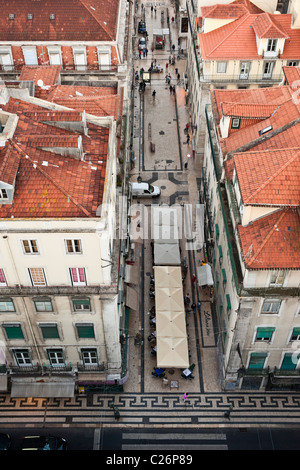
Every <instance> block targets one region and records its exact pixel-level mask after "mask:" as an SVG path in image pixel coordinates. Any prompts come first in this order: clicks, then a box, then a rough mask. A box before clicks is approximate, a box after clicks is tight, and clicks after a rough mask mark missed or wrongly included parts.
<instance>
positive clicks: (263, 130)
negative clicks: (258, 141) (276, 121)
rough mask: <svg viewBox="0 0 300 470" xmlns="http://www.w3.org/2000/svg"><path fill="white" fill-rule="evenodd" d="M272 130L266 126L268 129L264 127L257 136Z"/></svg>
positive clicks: (271, 127)
mask: <svg viewBox="0 0 300 470" xmlns="http://www.w3.org/2000/svg"><path fill="white" fill-rule="evenodd" d="M272 129H273V126H268V127H265V128H264V129H262V130H261V131H259V132H258V133H259V135H263V134H265V133H266V132H269V131H271V130H272Z"/></svg>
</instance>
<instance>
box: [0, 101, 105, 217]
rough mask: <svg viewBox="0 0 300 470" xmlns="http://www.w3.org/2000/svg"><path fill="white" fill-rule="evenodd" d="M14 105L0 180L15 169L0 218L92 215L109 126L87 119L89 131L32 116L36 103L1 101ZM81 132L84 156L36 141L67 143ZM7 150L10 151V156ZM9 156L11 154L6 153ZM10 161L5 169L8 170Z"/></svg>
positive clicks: (0, 159)
mask: <svg viewBox="0 0 300 470" xmlns="http://www.w3.org/2000/svg"><path fill="white" fill-rule="evenodd" d="M3 109H4V110H5V111H7V112H15V111H16V110H18V116H19V121H18V126H17V129H16V131H15V134H14V137H13V139H12V140H11V141H10V144H9V146H8V147H7V151H6V152H5V153H4V152H3V150H2V151H1V153H0V180H2V176H6V179H8V177H10V178H11V179H13V176H14V175H16V174H17V177H16V178H15V181H14V185H15V191H14V198H13V203H12V204H2V205H0V217H1V218H11V217H14V218H37V217H39V218H43V217H45V218H53V217H57V218H62V217H94V216H95V215H96V211H97V208H98V206H99V205H100V204H101V202H102V197H103V190H104V183H105V173H106V160H107V152H108V137H109V130H108V129H107V128H103V127H99V126H96V125H92V124H91V125H90V127H89V130H90V132H89V136H85V135H84V134H79V133H78V132H76V133H75V132H72V131H69V130H66V129H64V128H59V127H57V126H56V125H55V124H54V125H48V124H45V123H44V122H41V121H39V120H34V115H35V113H34V112H33V113H32V114H31V115H30V116H28V115H27V116H26V115H25V113H28V111H30V110H31V111H35V110H36V109H40V110H42V111H44V108H40V107H39V106H37V105H32V104H31V103H27V102H24V101H22V100H17V99H15V98H11V99H10V100H9V102H8V103H7V104H6V105H5V106H3ZM79 136H81V139H82V147H83V151H84V154H85V160H86V161H82V160H79V159H78V158H76V156H75V155H74V156H73V154H72V149H71V150H70V151H69V152H70V154H68V155H60V154H58V153H56V152H55V149H54V152H49V151H46V150H44V149H42V148H41V147H42V146H43V147H51V146H52V147H55V146H59V145H62V146H63V147H65V148H66V147H68V146H70V147H73V146H76V147H77V144H78V137H79ZM11 154H12V156H11ZM12 158H13V159H12ZM8 164H10V171H8Z"/></svg>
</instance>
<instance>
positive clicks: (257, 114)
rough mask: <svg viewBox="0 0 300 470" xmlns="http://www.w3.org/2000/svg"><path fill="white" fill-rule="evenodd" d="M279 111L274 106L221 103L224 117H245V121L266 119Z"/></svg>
mask: <svg viewBox="0 0 300 470" xmlns="http://www.w3.org/2000/svg"><path fill="white" fill-rule="evenodd" d="M276 109H277V105H273V104H256V103H228V102H224V101H223V102H222V103H221V110H222V114H223V115H224V116H231V117H243V118H245V119H266V118H268V117H270V116H271V115H272V114H273V113H274V111H275V110H276Z"/></svg>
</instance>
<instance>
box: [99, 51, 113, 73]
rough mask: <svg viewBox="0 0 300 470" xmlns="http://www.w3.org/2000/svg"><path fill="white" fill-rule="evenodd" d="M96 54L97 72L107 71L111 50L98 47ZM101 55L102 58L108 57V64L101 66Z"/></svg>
mask: <svg viewBox="0 0 300 470" xmlns="http://www.w3.org/2000/svg"><path fill="white" fill-rule="evenodd" d="M97 52H98V63H99V70H109V69H110V67H111V49H110V47H105V48H102V47H98V48H97ZM101 55H102V56H104V55H105V56H108V64H104V65H101Z"/></svg>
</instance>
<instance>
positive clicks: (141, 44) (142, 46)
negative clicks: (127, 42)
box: [139, 38, 147, 51]
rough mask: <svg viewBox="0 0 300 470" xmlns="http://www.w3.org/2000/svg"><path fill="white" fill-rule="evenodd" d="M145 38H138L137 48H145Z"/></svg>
mask: <svg viewBox="0 0 300 470" xmlns="http://www.w3.org/2000/svg"><path fill="white" fill-rule="evenodd" d="M146 47H147V46H146V39H145V38H140V39H139V50H140V51H142V50H143V49H146Z"/></svg>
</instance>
